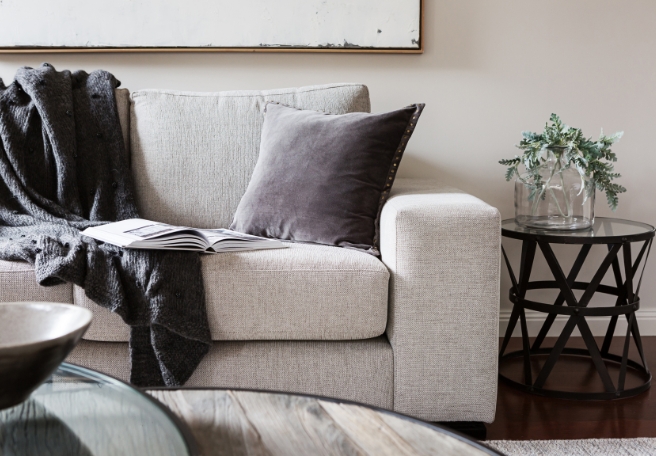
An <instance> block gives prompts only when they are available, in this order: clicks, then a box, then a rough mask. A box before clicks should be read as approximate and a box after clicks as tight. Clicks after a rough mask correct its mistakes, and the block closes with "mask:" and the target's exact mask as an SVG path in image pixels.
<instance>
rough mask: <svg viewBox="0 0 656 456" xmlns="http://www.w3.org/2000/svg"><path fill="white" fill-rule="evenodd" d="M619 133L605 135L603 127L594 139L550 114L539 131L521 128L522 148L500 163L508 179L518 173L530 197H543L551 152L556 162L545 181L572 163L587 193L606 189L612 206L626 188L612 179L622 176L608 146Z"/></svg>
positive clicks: (616, 138)
mask: <svg viewBox="0 0 656 456" xmlns="http://www.w3.org/2000/svg"><path fill="white" fill-rule="evenodd" d="M622 135H623V132H618V133H615V134H614V135H611V136H605V135H604V132H603V130H602V131H601V135H600V136H599V139H598V140H597V141H593V140H592V138H585V137H584V136H583V132H581V129H579V128H573V127H570V126H568V125H565V124H564V123H562V121H561V120H560V117H558V116H557V115H556V114H551V117H550V118H549V122H547V123H546V125H545V127H544V131H543V132H542V133H534V132H530V131H523V132H522V140H521V142H520V143H519V144H518V145H517V148H519V149H521V150H523V151H524V153H523V154H522V155H521V156H519V155H516V156H515V157H514V158H510V159H504V160H500V161H499V163H500V164H502V165H504V166H507V167H508V169H507V170H506V180H507V181H509V180H511V179H512V178H513V176H517V178H518V179H519V180H521V181H522V182H523V183H524V184H525V185H527V186H528V187H529V188H530V196H529V200H531V201H533V200H539V199H544V198H545V194H544V191H545V188H546V187H547V186H546V185H545V182H544V181H543V179H544V176H543V174H544V169H545V166H546V165H547V162H548V160H549V159H550V153H551V154H553V159H555V163H551V164H552V165H553V166H552V167H551V171H550V175H547V182H546V183H548V180H550V179H551V178H553V177H554V175H557V174H559V171H562V170H564V169H567V168H570V167H572V168H574V169H576V171H578V173H579V175H580V176H581V183H582V186H581V191H583V190H585V192H586V197H588V196H591V195H592V194H593V193H594V190H595V188H596V189H597V190H599V191H602V192H605V193H606V199H607V201H608V205H609V206H610V208H611V209H612V210H615V209H616V208H617V204H618V202H619V201H618V197H617V195H618V194H619V193H624V192H626V188H624V187H622V186H621V185H618V184H616V183H614V182H612V181H613V179H615V178H618V177H621V176H620V175H619V174H618V173H616V172H614V167H613V163H614V162H616V161H617V157H616V155H615V154H614V153H613V151H612V150H611V146H612V145H613V144H614V143H615V142H617V141H618V140H619V139H620V138H621V137H622ZM520 165H523V166H524V168H525V170H526V172H525V173H524V174H520V171H519V166H520ZM548 174H549V173H548Z"/></svg>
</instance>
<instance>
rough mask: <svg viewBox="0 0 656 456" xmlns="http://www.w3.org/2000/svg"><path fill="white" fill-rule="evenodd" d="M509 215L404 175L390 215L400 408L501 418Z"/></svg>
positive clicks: (384, 232)
mask: <svg viewBox="0 0 656 456" xmlns="http://www.w3.org/2000/svg"><path fill="white" fill-rule="evenodd" d="M500 246H501V226H500V215H499V211H498V210H497V209H496V208H494V207H492V206H490V205H488V204H486V203H484V202H483V201H481V200H479V199H478V198H475V197H473V196H471V195H468V194H466V193H464V192H461V191H459V190H457V189H454V188H450V187H446V186H443V185H440V184H438V183H436V182H434V181H427V180H419V179H398V180H397V182H396V183H395V184H394V187H393V191H392V193H391V195H390V198H389V200H388V201H387V203H386V204H385V206H384V207H383V211H382V213H381V219H380V251H381V256H382V260H383V262H384V263H385V265H386V266H387V267H388V268H389V270H390V273H391V279H390V299H389V302H390V304H389V305H390V307H389V317H388V324H387V336H388V338H389V341H390V343H391V345H392V349H393V351H394V409H395V410H396V411H398V412H401V413H406V414H409V415H412V416H416V417H418V418H421V419H424V420H428V421H484V422H492V421H493V420H494V414H495V410H496V399H497V355H498V352H497V351H498V348H497V347H498V340H499V339H498V328H499V323H498V321H499V267H500Z"/></svg>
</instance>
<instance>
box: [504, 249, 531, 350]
mask: <svg viewBox="0 0 656 456" xmlns="http://www.w3.org/2000/svg"><path fill="white" fill-rule="evenodd" d="M536 246H537V243H536V242H535V241H523V242H522V259H521V263H520V265H519V282H518V281H517V279H516V278H515V273H514V272H513V269H512V266H511V265H510V261H509V260H508V255H506V250H505V249H504V248H503V246H502V247H501V252H502V253H503V258H504V260H505V262H506V267H507V268H508V274H509V275H510V281H511V282H512V285H513V286H512V288H513V290H514V294H515V296H517V297H518V298H520V299H523V298H524V296H526V286H527V285H528V281H529V278H530V276H531V270H532V269H533V259H534V258H535V250H536ZM520 309H521V312H520ZM520 315H524V317H523V318H524V323H523V325H524V326H526V314H525V313H524V310H523V308H521V306H519V305H518V304H514V306H513V311H512V313H511V314H510V320H509V321H508V328H506V334H505V335H504V338H503V343H502V344H501V350H500V352H499V357H501V356H503V354H504V352H505V351H506V348H507V347H508V342H510V337H512V333H513V331H514V330H515V326H516V325H517V320H518V319H519V317H520ZM526 335H527V337H528V332H527V333H526ZM527 341H528V339H527Z"/></svg>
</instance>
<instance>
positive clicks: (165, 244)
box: [82, 219, 287, 253]
mask: <svg viewBox="0 0 656 456" xmlns="http://www.w3.org/2000/svg"><path fill="white" fill-rule="evenodd" d="M82 234H83V235H85V236H89V237H92V238H94V239H97V240H99V241H103V242H107V243H109V244H114V245H117V246H119V247H125V248H128V249H154V250H192V251H197V252H207V253H218V252H239V251H244V250H259V249H282V248H285V247H287V245H285V244H283V243H282V242H280V241H278V240H275V239H267V238H263V237H258V236H251V235H250V234H243V233H238V232H236V231H230V230H224V229H214V230H201V229H198V228H189V227H186V226H173V225H167V224H166V223H159V222H151V221H150V220H144V219H129V220H123V221H120V222H114V223H108V224H107V225H101V226H94V227H91V228H87V229H86V230H84V231H83V232H82Z"/></svg>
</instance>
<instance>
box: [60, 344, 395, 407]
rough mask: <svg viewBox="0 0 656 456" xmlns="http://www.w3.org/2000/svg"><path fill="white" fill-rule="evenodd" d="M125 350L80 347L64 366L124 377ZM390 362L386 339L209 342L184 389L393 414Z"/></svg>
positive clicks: (106, 346)
mask: <svg viewBox="0 0 656 456" xmlns="http://www.w3.org/2000/svg"><path fill="white" fill-rule="evenodd" d="M129 359H130V357H129V351H128V344H126V343H120V342H119V343H116V342H91V341H84V340H83V341H81V342H80V344H79V345H78V346H77V347H76V348H75V350H74V351H73V352H72V353H71V354H70V355H69V357H68V358H67V359H66V361H67V362H71V363H74V364H79V365H81V366H86V367H89V368H91V369H95V370H98V371H100V372H104V373H107V374H109V375H112V376H114V377H117V378H119V379H121V380H124V381H128V380H129V377H130V362H129ZM393 370H394V359H393V354H392V347H391V346H390V344H389V342H388V341H387V338H386V337H378V338H375V339H367V340H359V341H317V342H313V341H310V342H294V341H291V342H289V341H262V342H215V343H214V344H213V346H212V348H211V349H210V352H209V353H208V355H207V356H206V357H205V358H204V359H203V361H202V362H201V364H200V365H199V366H198V368H197V369H196V372H195V373H194V374H193V375H192V377H191V378H190V379H189V381H188V382H187V383H186V385H185V386H190V387H223V388H249V389H264V390H276V391H288V392H296V393H304V394H312V395H317V396H328V397H335V398H339V399H346V400H351V401H356V402H362V403H364V404H370V405H374V406H377V407H381V408H385V409H390V410H391V409H393V408H394V379H393Z"/></svg>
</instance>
